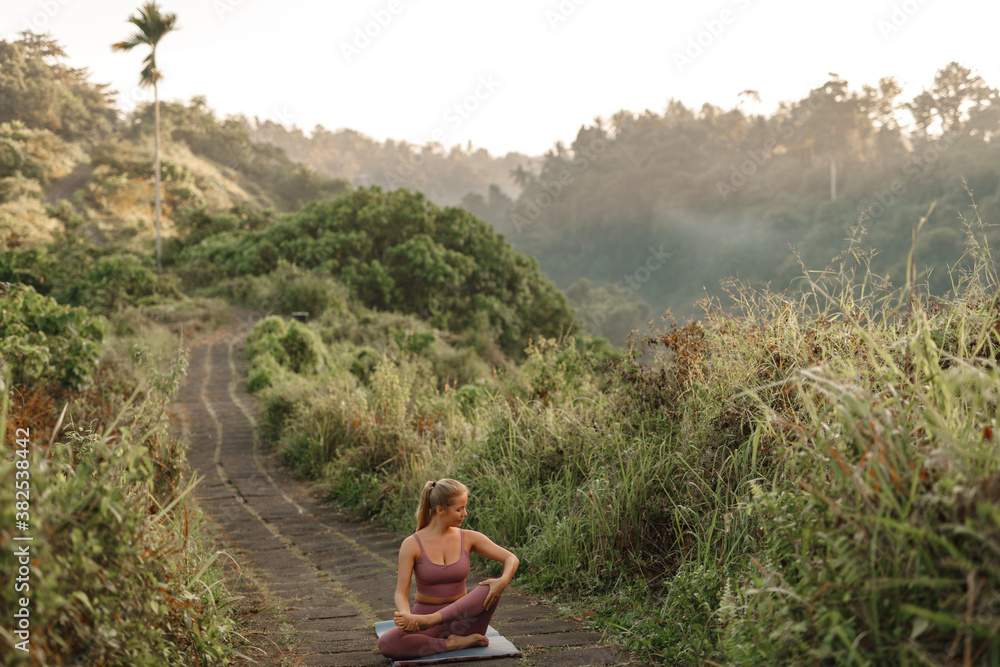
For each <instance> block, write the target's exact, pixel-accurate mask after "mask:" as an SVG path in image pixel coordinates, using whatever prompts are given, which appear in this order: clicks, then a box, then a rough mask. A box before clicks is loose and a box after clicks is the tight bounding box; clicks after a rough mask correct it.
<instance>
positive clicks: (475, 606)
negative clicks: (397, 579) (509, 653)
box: [378, 585, 499, 660]
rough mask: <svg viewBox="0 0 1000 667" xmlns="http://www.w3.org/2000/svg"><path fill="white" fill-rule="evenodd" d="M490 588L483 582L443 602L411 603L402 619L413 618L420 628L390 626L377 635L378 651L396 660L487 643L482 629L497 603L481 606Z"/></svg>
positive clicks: (484, 630)
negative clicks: (411, 629) (411, 606)
mask: <svg viewBox="0 0 1000 667" xmlns="http://www.w3.org/2000/svg"><path fill="white" fill-rule="evenodd" d="M489 592H490V587H489V586H487V585H482V586H477V587H476V588H475V590H473V591H472V592H471V593H469V594H468V595H465V596H464V597H462V598H459V599H458V600H456V601H455V602H451V603H448V604H445V605H428V604H423V603H420V602H418V603H416V604H414V605H413V610H414V613H413V614H409V615H405V616H404V620H403V621H402V622H404V623H405V622H406V620H409V619H410V618H415V620H417V623H418V625H419V626H420V627H421V628H422V629H421V630H418V631H416V632H405V631H403V629H402V628H400V627H398V626H397V627H395V628H391V629H389V630H388V631H386V632H385V633H383V634H382V636H381V637H379V639H378V649H379V651H380V652H381V653H382V655H384V656H386V657H387V658H392V659H394V660H395V659H401V658H415V657H424V656H428V655H433V654H434V653H443V652H445V651H454V650H456V649H460V648H468V647H470V646H486V645H487V644H489V640H488V639H486V637H485V636H484V633H485V632H486V629H487V628H488V627H489V625H490V619H492V618H493V612H495V611H496V609H497V604H499V600H496V601H494V602H493V604H492V605H490V606H489V607H485V608H484V607H483V602H485V600H486V596H487V595H488V594H489ZM397 614H398V612H397ZM432 621H433V622H432ZM397 622H399V621H397Z"/></svg>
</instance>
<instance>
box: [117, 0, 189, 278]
mask: <svg viewBox="0 0 1000 667" xmlns="http://www.w3.org/2000/svg"><path fill="white" fill-rule="evenodd" d="M128 21H129V23H131V24H133V25H135V27H136V28H138V30H137V31H136V32H134V33H133V34H132V35H131V36H130V37H129V38H128V39H127V40H125V41H124V42H118V43H117V44H112V45H111V49H112V50H113V51H131V50H132V49H134V48H135V47H137V46H139V45H140V44H146V45H147V46H149V47H150V51H149V55H148V56H146V59H145V60H143V63H145V67H143V68H142V72H140V73H139V85H140V86H142V87H146V86H152V87H153V100H154V107H155V111H154V114H155V119H156V122H155V124H156V127H155V133H156V139H155V143H154V148H153V160H154V166H153V175H154V179H155V183H156V270H157V271H160V270H161V269H162V266H161V264H160V255H161V245H160V92H159V89H158V88H157V85H156V84H157V82H159V80H160V79H161V78H162V75H161V74H160V70H159V69H157V67H156V46H157V45H158V44H159V43H160V40H161V39H163V36H164V35H166V34H167V33H168V32H170V31H171V30H174V29H175V27H176V24H177V14H161V13H160V8H159V6H157V4H156V2H155V0H152V1H151V2H147V3H145V4H143V5H142V7H140V8H139V13H138V15H136V16H130V17H129V18H128Z"/></svg>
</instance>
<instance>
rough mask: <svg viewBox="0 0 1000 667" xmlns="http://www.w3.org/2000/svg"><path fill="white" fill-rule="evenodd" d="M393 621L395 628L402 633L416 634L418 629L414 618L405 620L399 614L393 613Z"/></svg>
mask: <svg viewBox="0 0 1000 667" xmlns="http://www.w3.org/2000/svg"><path fill="white" fill-rule="evenodd" d="M392 616H393V620H394V621H395V622H396V626H397V627H398V628H399V629H400V630H402V631H403V632H416V631H417V630H419V629H420V626H418V625H417V620H416V619H414V618H411V619H406V618H405V617H404V616H403V614H401V613H400V612H398V611H397V612H395V613H394V614H393V615H392Z"/></svg>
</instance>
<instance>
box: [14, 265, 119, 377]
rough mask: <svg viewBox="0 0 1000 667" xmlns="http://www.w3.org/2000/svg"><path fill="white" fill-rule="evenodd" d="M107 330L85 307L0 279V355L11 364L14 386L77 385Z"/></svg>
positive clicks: (91, 364)
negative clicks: (59, 302) (60, 300)
mask: <svg viewBox="0 0 1000 667" xmlns="http://www.w3.org/2000/svg"><path fill="white" fill-rule="evenodd" d="M107 331H108V324H107V320H106V319H105V318H103V317H101V316H92V315H90V314H89V313H88V312H87V310H86V309H85V308H73V307H70V306H61V305H59V304H58V303H56V301H55V300H54V299H52V298H50V297H47V296H42V295H40V294H38V293H37V292H35V290H34V289H32V288H31V287H28V286H25V285H20V284H10V283H0V359H5V360H6V361H7V363H9V364H10V365H11V368H12V371H13V376H12V378H11V379H12V381H13V383H14V384H15V385H27V384H34V383H38V384H46V383H48V382H52V381H58V382H60V383H62V385H63V386H66V387H80V386H82V385H83V384H84V383H86V382H87V380H88V379H89V378H90V376H91V374H92V373H93V371H94V369H95V368H96V366H97V363H98V360H99V359H100V354H101V341H102V340H103V339H104V336H105V335H106V334H107Z"/></svg>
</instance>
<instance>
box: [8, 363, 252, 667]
mask: <svg viewBox="0 0 1000 667" xmlns="http://www.w3.org/2000/svg"><path fill="white" fill-rule="evenodd" d="M126 347H127V345H126ZM118 352H119V353H122V354H123V356H124V357H126V359H127V360H128V361H129V363H130V364H132V366H131V367H130V368H126V367H118V368H117V370H116V371H115V372H116V377H117V378H118V379H119V381H121V382H123V383H124V384H125V385H131V384H132V383H133V382H134V381H137V382H135V386H134V388H132V387H131V386H130V388H132V390H131V391H130V392H129V394H128V396H129V397H128V398H127V399H125V398H118V395H117V393H116V392H117V391H119V389H120V388H119V387H117V386H115V385H114V384H113V383H107V384H105V385H104V386H103V387H102V389H103V391H105V392H107V394H101V393H99V392H96V391H94V392H89V393H88V394H86V395H84V396H82V397H80V396H78V397H76V398H74V399H73V401H72V403H73V407H72V409H70V410H69V412H68V413H67V414H69V415H73V414H74V413H76V412H77V405H76V404H77V402H83V403H87V401H90V400H94V402H95V404H97V403H100V402H101V401H105V402H107V403H108V404H109V405H114V406H115V407H116V412H112V413H111V415H110V418H109V419H107V420H106V421H105V420H95V421H93V422H91V423H90V424H89V425H88V426H86V427H84V426H82V425H80V424H79V423H77V424H73V425H71V428H69V429H68V430H66V431H65V432H64V434H63V435H62V436H61V437H57V434H58V432H59V426H60V425H59V424H56V425H55V426H54V427H53V428H52V429H51V436H50V438H49V441H48V442H47V441H46V438H43V437H42V433H41V432H40V429H35V430H32V434H31V436H30V438H29V443H28V444H29V446H28V448H27V455H26V458H21V457H19V456H15V454H14V451H15V443H13V442H11V441H10V440H8V439H5V438H4V434H3V433H0V452H2V453H3V457H2V458H0V483H2V485H3V488H4V489H6V490H8V491H5V492H10V493H12V492H13V489H14V488H15V484H14V483H15V476H18V473H19V472H20V475H19V476H18V479H22V480H23V477H24V470H23V468H24V466H23V465H22V466H21V468H22V469H21V470H19V469H18V468H17V463H18V462H19V461H27V463H28V467H27V471H28V473H29V474H30V477H29V481H30V485H29V491H30V512H29V516H30V520H29V522H28V523H29V527H30V528H29V531H28V534H30V535H31V536H32V537H33V539H32V541H30V542H15V541H14V539H13V538H14V537H15V536H16V535H18V533H15V531H14V527H15V522H14V518H15V517H14V512H15V507H14V503H13V502H4V503H3V504H2V505H0V588H2V589H3V590H4V591H5V593H4V595H3V596H0V615H3V616H4V617H5V618H14V615H13V614H14V611H15V609H16V608H18V607H19V598H20V597H21V596H20V595H8V594H7V592H12V591H13V590H14V581H13V578H14V576H15V574H17V573H18V562H17V560H16V559H15V558H14V548H15V547H17V546H21V545H24V544H30V548H31V554H32V560H31V563H30V567H29V570H30V572H29V575H28V584H29V586H30V588H29V589H28V590H26V591H24V593H23V594H24V596H25V597H27V598H28V599H29V600H30V602H29V612H30V632H31V635H30V642H29V644H28V648H29V652H27V653H25V652H22V651H20V650H16V649H15V648H14V644H15V643H16V642H19V641H20V640H21V639H20V638H18V637H15V636H14V635H13V634H12V632H11V628H10V627H6V626H5V627H2V628H0V652H2V654H3V656H4V664H10V665H17V664H24V665H27V664H33V665H61V664H84V663H85V664H102V665H130V666H131V665H164V664H191V665H197V664H200V665H212V664H224V663H225V662H227V661H228V660H229V659H230V658H231V657H232V656H234V655H238V654H236V653H235V652H234V651H233V650H232V649H230V648H229V645H230V644H231V643H232V639H233V636H234V634H233V633H234V632H235V630H234V625H233V622H232V620H231V619H230V618H229V617H228V614H227V613H226V612H225V608H226V606H227V604H228V603H229V602H230V597H229V594H228V592H227V591H226V589H225V585H224V582H223V578H222V573H221V568H220V565H219V563H218V562H217V559H218V558H219V557H220V555H221V554H220V553H219V552H216V551H213V550H212V549H211V548H210V546H209V541H210V540H209V538H208V537H207V536H206V535H205V534H204V533H203V531H202V518H201V514H200V511H199V510H198V509H197V507H196V506H194V505H193V504H192V503H191V499H190V493H191V490H192V489H193V488H194V486H195V483H196V480H194V479H192V478H190V477H186V476H185V466H184V451H183V446H182V445H183V443H179V442H178V441H176V440H175V439H174V438H172V437H171V436H170V435H169V433H168V431H167V424H166V417H165V414H164V408H165V406H166V404H167V403H168V402H169V400H170V398H171V396H172V395H173V393H174V391H175V390H176V388H177V382H178V381H179V379H180V377H181V376H182V375H183V372H184V363H183V358H181V359H179V360H178V361H177V362H176V363H175V364H174V365H173V366H171V367H170V368H169V369H168V370H166V371H164V372H160V371H158V370H153V369H154V368H155V367H156V366H157V365H158V361H159V360H158V359H157V358H150V359H146V358H145V357H146V356H147V355H148V353H149V351H148V350H144V349H141V348H136V347H133V348H132V349H131V350H126V351H123V350H118ZM114 357H115V355H114V354H108V355H106V357H105V364H106V365H107V366H113V365H114V363H115V362H114ZM107 373H111V371H110V370H109V369H108V368H102V371H101V374H102V375H103V374H107ZM133 373H135V374H136V375H138V377H135V376H133V375H132V374H133ZM10 391H11V388H10V387H9V386H7V385H6V384H5V385H4V387H3V390H2V394H3V410H2V411H3V413H4V414H3V416H4V417H5V418H6V417H7V416H8V412H7V405H8V395H9V392H10ZM85 407H86V408H92V409H95V412H100V411H99V410H96V407H97V406H96V405H86V406H85ZM92 414H93V413H92ZM11 419H12V420H14V419H17V417H16V416H15V415H12V416H11ZM22 435H23V434H22ZM18 449H20V448H18ZM19 532H20V531H19Z"/></svg>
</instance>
